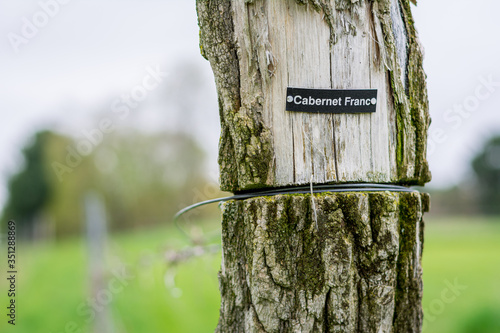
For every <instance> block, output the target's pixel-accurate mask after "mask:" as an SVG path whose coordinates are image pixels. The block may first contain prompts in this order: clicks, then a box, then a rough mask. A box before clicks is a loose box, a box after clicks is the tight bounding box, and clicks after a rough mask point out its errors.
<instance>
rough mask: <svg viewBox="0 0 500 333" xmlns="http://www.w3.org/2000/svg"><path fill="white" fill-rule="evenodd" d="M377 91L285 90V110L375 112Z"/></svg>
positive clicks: (289, 88)
mask: <svg viewBox="0 0 500 333" xmlns="http://www.w3.org/2000/svg"><path fill="white" fill-rule="evenodd" d="M376 108H377V89H352V90H342V89H303V88H291V87H288V88H287V90H286V110H287V111H296V112H314V113H363V112H375V109H376Z"/></svg>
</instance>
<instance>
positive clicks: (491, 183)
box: [472, 136, 500, 214]
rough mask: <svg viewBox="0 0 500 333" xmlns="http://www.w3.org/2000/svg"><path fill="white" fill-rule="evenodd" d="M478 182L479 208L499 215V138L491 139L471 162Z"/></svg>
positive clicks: (484, 211)
mask: <svg viewBox="0 0 500 333" xmlns="http://www.w3.org/2000/svg"><path fill="white" fill-rule="evenodd" d="M472 168H473V169H474V172H475V174H476V177H477V181H478V193H479V197H478V199H479V201H480V204H479V208H480V209H481V211H482V212H483V213H486V214H500V136H496V137H493V138H491V139H490V140H489V141H488V142H487V143H486V144H485V146H484V148H483V150H482V151H481V152H480V153H479V154H478V155H477V156H476V157H475V158H474V160H473V161H472Z"/></svg>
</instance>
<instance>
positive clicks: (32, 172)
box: [3, 131, 51, 236]
mask: <svg viewBox="0 0 500 333" xmlns="http://www.w3.org/2000/svg"><path fill="white" fill-rule="evenodd" d="M50 136H51V133H50V132H48V131H44V132H40V133H37V134H36V135H35V136H34V138H33V140H32V142H31V143H30V144H28V146H27V147H26V148H25V149H23V151H22V155H23V158H24V166H23V167H22V168H21V170H20V171H19V172H18V173H16V174H15V175H13V176H12V178H10V180H9V182H8V191H9V199H8V201H7V204H6V206H5V209H4V218H3V220H7V219H14V218H15V219H16V221H17V222H18V224H19V226H20V230H21V231H25V232H28V230H31V229H32V226H33V223H34V221H35V220H36V219H37V218H39V213H40V212H41V210H42V208H43V207H44V206H45V205H46V204H47V202H48V200H49V199H50V194H51V187H50V183H49V179H48V178H47V175H46V172H45V166H46V165H45V161H44V155H45V152H44V150H45V148H46V146H47V141H48V139H49V137H50ZM27 236H29V235H27Z"/></svg>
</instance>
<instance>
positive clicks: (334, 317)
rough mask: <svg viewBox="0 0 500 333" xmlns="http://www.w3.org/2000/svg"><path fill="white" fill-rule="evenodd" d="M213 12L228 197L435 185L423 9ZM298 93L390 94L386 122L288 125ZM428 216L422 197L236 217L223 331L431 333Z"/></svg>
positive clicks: (274, 6) (208, 49) (227, 5)
mask: <svg viewBox="0 0 500 333" xmlns="http://www.w3.org/2000/svg"><path fill="white" fill-rule="evenodd" d="M197 11H198V18H199V24H200V48H201V52H202V54H203V55H204V56H205V57H206V58H207V59H208V60H209V61H210V64H211V65H212V69H213V71H214V76H215V81H216V86H217V92H218V99H219V113H220V119H221V139H220V146H219V165H220V172H221V178H220V181H221V189H222V190H225V191H232V192H239V191H243V190H250V189H262V188H266V187H281V186H288V185H300V184H308V183H310V182H313V183H315V184H323V183H359V182H373V183H397V184H403V185H412V184H421V185H422V184H424V183H425V182H427V181H429V180H430V173H429V170H428V166H427V161H426V155H425V151H426V141H427V128H428V125H429V122H430V118H429V114H428V102H427V92H426V86H425V74H424V72H423V70H422V51H421V48H420V45H419V43H418V40H417V36H416V31H415V29H414V26H413V21H412V17H411V12H410V5H409V2H408V0H371V1H369V0H268V1H265V0H232V1H230V0H197ZM288 86H292V87H302V88H329V89H377V90H378V96H377V107H376V112H375V113H370V114H317V113H297V112H287V111H285V99H286V88H287V87H288ZM428 207H429V198H428V196H427V195H425V194H422V195H421V194H419V193H416V192H411V193H409V192H369V193H359V192H345V193H324V194H314V195H311V194H307V195H306V194H301V195H291V194H288V195H278V196H266V197H256V198H252V199H246V200H241V201H230V202H227V203H225V204H224V206H223V218H222V245H223V260H222V268H221V272H220V289H221V298H222V300H221V310H220V319H219V324H218V326H217V332H360V333H361V332H363V333H364V332H376V333H379V332H420V331H421V325H422V309H421V299H422V270H421V265H420V262H421V254H422V247H423V220H422V215H423V211H425V210H427V209H428Z"/></svg>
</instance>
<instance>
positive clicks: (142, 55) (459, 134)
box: [0, 0, 500, 333]
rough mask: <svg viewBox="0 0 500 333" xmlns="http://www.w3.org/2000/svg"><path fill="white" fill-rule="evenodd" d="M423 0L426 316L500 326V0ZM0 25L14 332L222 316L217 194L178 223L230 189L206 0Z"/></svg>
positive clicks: (443, 323)
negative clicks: (206, 38)
mask: <svg viewBox="0 0 500 333" xmlns="http://www.w3.org/2000/svg"><path fill="white" fill-rule="evenodd" d="M412 9H413V14H414V18H415V21H416V26H417V29H418V31H419V35H420V40H421V42H422V44H423V45H424V47H425V51H426V52H425V63H424V65H425V70H426V73H427V75H428V88H429V99H430V111H431V116H432V125H431V128H430V132H429V150H428V159H429V162H430V167H431V170H432V173H433V180H432V182H431V183H430V184H428V185H427V186H426V187H425V189H424V190H425V191H427V192H430V193H431V195H432V208H431V212H430V213H429V214H427V215H426V240H425V251H424V257H423V266H424V313H425V321H424V324H425V327H424V332H440V333H443V332H463V333H466V332H483V333H489V332H500V112H499V109H498V105H500V64H499V62H498V59H499V55H500V43H499V41H498V40H497V36H496V35H497V32H498V31H500V20H498V19H497V17H496V16H497V13H498V12H500V3H498V2H495V1H493V0H489V1H488V0H482V1H476V2H474V4H472V3H471V2H470V1H463V0H458V1H457V0H456V1H432V2H431V1H423V0H422V1H420V2H419V4H418V6H417V7H415V6H412ZM34 23H36V25H35V24H34ZM0 35H1V36H3V37H2V38H1V39H0V72H1V73H2V80H0V85H1V89H0V110H1V111H0V112H1V116H2V120H1V121H0V210H1V211H2V217H1V223H2V227H5V225H6V224H7V221H8V219H9V218H15V220H16V222H17V226H18V233H19V234H20V236H22V239H21V240H20V241H19V242H20V244H19V245H18V248H17V251H18V258H17V264H18V270H19V275H18V282H17V283H18V291H19V294H18V296H17V306H18V315H17V322H16V327H15V328H13V327H9V326H10V325H7V323H6V320H5V315H2V317H3V318H4V319H2V321H1V322H0V331H1V332H10V331H12V332H14V331H16V332H52V333H61V332H212V331H213V329H214V328H215V326H216V323H217V320H218V310H219V302H220V300H219V291H218V283H217V272H218V270H219V267H220V251H219V249H220V216H219V210H218V207H217V205H212V206H210V207H207V208H200V209H198V210H196V211H193V212H190V213H188V214H187V215H185V216H184V218H183V219H182V220H181V221H180V224H179V225H180V227H176V225H175V224H174V223H173V222H172V216H173V214H174V213H175V212H176V211H177V210H179V209H181V208H183V207H185V206H187V205H190V204H193V203H195V202H198V201H202V200H207V199H211V198H215V197H219V196H223V195H225V194H224V193H221V192H219V190H218V185H217V178H218V170H217V144H218V137H219V130H220V128H219V117H218V109H217V97H216V91H215V84H214V81H213V75H212V72H211V69H210V66H209V63H208V62H207V61H205V60H204V59H203V58H202V57H201V55H200V54H199V46H198V26H197V18H196V10H195V1H194V0H193V1H174V0H142V1H139V0H125V1H124V0H120V1H118V0H107V1H97V0H86V1H79V0H72V1H62V0H60V1H55V0H52V1H51V0H42V1H31V0H24V1H22V2H20V1H16V0H0ZM2 232H3V234H2V238H1V241H0V242H1V246H2V250H1V253H2V258H6V253H4V252H5V251H6V244H5V241H6V237H5V228H2ZM3 261H5V260H4V259H2V262H3ZM0 267H2V270H4V268H3V267H5V266H4V264H3V263H2V264H1V265H0ZM457 286H459V287H458V288H457ZM0 290H2V293H1V296H0V301H1V304H2V308H4V305H6V304H7V302H8V298H7V295H6V293H4V292H3V291H4V290H7V281H6V280H5V279H4V278H2V279H1V280H0ZM450 292H451V294H450ZM443 295H445V296H443ZM450 295H452V297H449V296H450Z"/></svg>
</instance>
